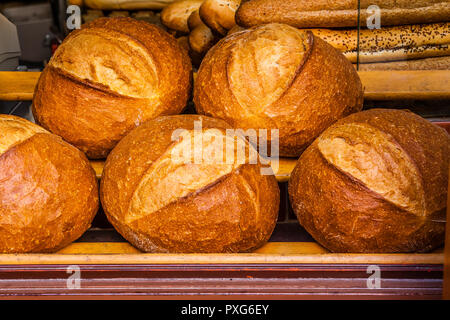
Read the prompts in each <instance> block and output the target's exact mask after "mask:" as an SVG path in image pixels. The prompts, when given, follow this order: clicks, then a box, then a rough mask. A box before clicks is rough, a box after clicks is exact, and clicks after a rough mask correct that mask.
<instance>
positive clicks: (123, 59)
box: [33, 18, 192, 158]
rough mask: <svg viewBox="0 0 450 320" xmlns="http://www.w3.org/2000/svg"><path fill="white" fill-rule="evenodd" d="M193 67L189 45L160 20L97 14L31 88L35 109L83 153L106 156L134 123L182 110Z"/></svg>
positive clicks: (40, 118) (46, 124)
mask: <svg viewBox="0 0 450 320" xmlns="http://www.w3.org/2000/svg"><path fill="white" fill-rule="evenodd" d="M191 68H192V66H191V63H190V59H189V56H188V55H187V52H186V51H185V50H183V49H182V48H181V47H180V45H179V44H178V43H177V41H176V40H175V39H174V38H172V37H171V36H170V35H168V34H167V33H166V32H164V31H163V30H162V29H160V28H159V27H157V26H154V25H151V24H149V23H146V22H143V21H137V20H134V19H130V18H102V19H97V20H95V21H93V22H91V23H89V24H87V25H85V26H84V27H83V28H82V29H81V30H76V31H74V32H72V33H71V34H70V35H69V36H68V37H67V38H66V39H65V41H64V42H63V44H62V45H61V46H60V47H59V48H58V50H57V52H55V55H54V57H53V58H52V59H51V61H50V63H49V65H48V66H47V67H46V68H45V70H44V72H43V73H42V75H41V78H40V79H39V82H38V85H37V87H36V90H35V95H34V99H33V114H34V116H35V119H36V121H37V122H38V123H40V124H41V125H42V126H43V127H44V128H46V129H48V130H50V131H51V132H53V133H55V134H57V135H60V136H62V137H63V138H64V139H65V140H66V141H68V142H70V143H72V144H74V145H75V146H76V147H78V148H79V149H81V150H82V151H84V152H85V153H86V154H87V155H88V157H90V158H104V157H106V155H107V154H108V152H109V151H110V150H111V149H112V148H113V147H114V145H115V144H116V143H117V142H118V141H119V140H120V139H121V138H122V137H123V136H124V135H125V134H126V133H127V132H128V131H129V130H131V129H132V128H134V127H136V126H137V125H139V124H141V123H142V122H144V121H146V120H148V119H151V118H154V117H156V116H158V115H160V114H177V113H180V112H181V111H182V110H183V108H184V107H185V105H186V102H187V100H188V97H189V95H190V88H191V80H192V79H191V78H192V74H191Z"/></svg>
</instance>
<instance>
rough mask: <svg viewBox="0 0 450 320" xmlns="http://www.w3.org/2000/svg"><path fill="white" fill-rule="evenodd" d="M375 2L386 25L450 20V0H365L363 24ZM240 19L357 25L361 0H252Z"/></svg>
mask: <svg viewBox="0 0 450 320" xmlns="http://www.w3.org/2000/svg"><path fill="white" fill-rule="evenodd" d="M371 5H377V6H378V7H379V8H380V10H381V24H382V25H383V26H394V25H404V24H417V23H431V22H445V21H449V20H450V2H449V1H448V0H447V1H446V0H361V2H360V8H361V10H360V22H361V25H365V24H366V20H367V18H368V17H370V16H371V15H372V14H373V12H369V11H368V10H366V9H367V8H368V7H369V6H371ZM236 22H237V23H238V24H239V25H241V26H243V27H252V26H257V25H261V24H266V23H273V22H278V23H285V24H289V25H291V26H294V27H297V28H334V27H356V26H357V25H358V1H357V0H336V1H329V0H284V1H279V0H251V1H248V2H245V3H243V4H242V5H241V6H240V7H239V9H238V10H237V12H236Z"/></svg>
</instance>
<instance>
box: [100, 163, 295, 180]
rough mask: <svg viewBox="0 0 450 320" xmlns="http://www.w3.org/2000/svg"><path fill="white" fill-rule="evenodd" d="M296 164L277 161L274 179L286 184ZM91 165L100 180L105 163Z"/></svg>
mask: <svg viewBox="0 0 450 320" xmlns="http://www.w3.org/2000/svg"><path fill="white" fill-rule="evenodd" d="M296 164H297V159H295V158H281V159H280V160H279V161H278V171H277V172H275V169H274V172H275V177H276V178H277V180H278V182H287V181H288V180H289V177H290V176H291V172H292V170H294V167H295V165H296ZM91 165H92V167H93V168H94V170H95V175H96V176H97V178H98V179H100V178H101V177H102V173H103V166H104V165H105V162H104V161H103V160H91Z"/></svg>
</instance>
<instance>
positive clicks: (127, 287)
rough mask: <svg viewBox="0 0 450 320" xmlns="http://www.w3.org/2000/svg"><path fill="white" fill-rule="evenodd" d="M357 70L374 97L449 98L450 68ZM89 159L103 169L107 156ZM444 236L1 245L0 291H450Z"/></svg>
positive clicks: (6, 81) (11, 80) (8, 79)
mask: <svg viewBox="0 0 450 320" xmlns="http://www.w3.org/2000/svg"><path fill="white" fill-rule="evenodd" d="M359 74H360V76H361V79H362V81H363V84H364V86H365V88H366V90H365V96H366V98H367V99H370V100H393V99H394V100H395V99H450V85H449V84H450V81H449V80H450V72H448V71H398V72H392V71H389V72H383V71H372V72H360V73H359ZM38 77H39V73H37V72H0V100H31V99H32V96H33V91H34V87H35V84H36V81H37V79H38ZM387 79H389V81H386V80H387ZM441 125H442V126H443V127H446V128H447V130H449V128H450V127H449V123H445V122H443V123H441ZM91 163H92V165H93V167H94V169H95V171H96V173H97V176H98V177H100V176H101V172H102V168H103V162H102V161H92V162H91ZM295 163H296V160H295V159H281V160H280V163H279V168H280V170H279V171H278V173H277V179H278V181H279V182H280V183H285V182H286V181H287V180H288V179H289V175H290V172H291V171H292V169H293V167H294V166H295ZM449 194H450V193H449ZM448 208H450V197H449V205H448ZM447 216H449V217H450V212H449V213H448V214H447ZM89 232H90V233H95V232H100V231H99V230H91V231H89ZM446 236H447V238H446V251H445V252H444V250H443V249H439V250H436V251H435V252H432V253H426V254H335V253H330V252H328V251H327V250H326V249H324V248H323V247H321V246H320V245H318V244H317V243H315V242H312V241H295V242H292V241H289V240H288V242H286V240H284V241H282V242H281V241H280V242H269V243H267V244H266V245H265V246H263V247H262V248H260V249H258V250H256V251H255V252H253V253H249V254H148V253H141V252H139V251H138V250H137V249H135V248H134V247H132V246H131V245H130V244H128V243H127V242H125V241H123V240H122V239H120V238H119V240H117V239H116V240H114V239H113V240H108V241H81V242H80V241H78V242H75V243H73V244H71V245H69V246H68V247H66V248H64V249H62V250H61V251H59V252H57V253H54V254H1V255H0V297H1V296H3V297H5V296H6V297H8V296H11V295H12V296H15V297H17V296H33V295H37V296H42V295H45V296H53V297H56V296H66V295H73V296H98V295H108V296H112V295H120V296H123V295H127V296H133V297H138V296H142V295H145V297H147V298H148V297H159V298H161V297H165V296H171V297H188V298H195V296H203V297H209V298H212V297H221V298H231V299H236V298H242V297H245V298H256V299H264V298H280V299H287V298H299V297H300V298H317V297H318V296H320V297H325V298H330V297H332V298H348V297H351V298H379V297H381V298H399V299H402V298H408V299H410V298H419V299H424V298H425V299H427V298H428V299H439V298H442V294H443V293H444V295H445V297H446V298H449V299H450V270H449V266H450V226H449V224H447V234H446ZM94 238H95V237H94ZM444 263H445V266H446V267H445V284H444V285H443V283H444V280H443V277H444ZM370 266H375V268H379V271H380V272H381V274H380V275H381V287H380V288H376V289H371V288H369V287H368V285H367V281H368V278H369V277H370V276H371V272H369V273H368V270H369V269H368V267H370ZM77 268H79V270H80V272H81V279H82V280H81V287H80V288H78V289H70V287H68V286H67V281H68V278H69V277H70V275H71V272H73V270H77ZM71 270H72V271H71ZM369 271H370V270H369ZM68 272H69V273H68ZM443 287H444V290H443Z"/></svg>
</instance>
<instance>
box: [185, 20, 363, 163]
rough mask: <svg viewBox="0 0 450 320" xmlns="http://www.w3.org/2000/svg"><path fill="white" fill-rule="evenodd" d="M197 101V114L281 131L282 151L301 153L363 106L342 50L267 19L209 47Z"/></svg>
mask: <svg viewBox="0 0 450 320" xmlns="http://www.w3.org/2000/svg"><path fill="white" fill-rule="evenodd" d="M194 103H195V107H196V110H197V112H198V113H199V114H204V115H208V116H212V117H216V118H220V119H223V120H225V121H226V122H228V123H230V124H231V125H232V126H233V127H235V128H240V129H279V149H280V155H281V156H298V155H299V154H300V153H301V152H302V151H303V150H304V148H305V147H306V146H308V145H309V144H310V143H311V142H312V141H313V140H314V138H315V137H317V136H318V135H319V134H320V133H321V132H322V131H323V130H325V129H326V128H327V127H328V126H329V125H331V124H332V123H333V122H335V121H336V120H338V119H339V118H342V117H344V116H346V115H348V114H350V113H353V112H357V111H360V110H361V108H362V103H363V90H362V84H361V81H360V79H359V77H358V74H357V73H356V71H355V69H354V68H353V66H352V65H351V63H350V62H349V61H348V60H347V59H346V58H345V57H344V56H343V55H342V53H340V52H339V51H338V50H337V49H334V48H333V47H332V46H331V45H329V44H327V43H326V42H324V41H322V40H321V39H319V38H317V37H314V36H313V35H312V33H311V32H308V31H302V30H298V29H296V28H293V27H290V26H288V25H282V24H268V25H264V26H260V27H256V28H252V29H247V30H244V31H240V32H236V33H233V34H231V35H229V36H227V37H226V38H224V39H222V40H221V41H219V42H218V43H217V44H216V45H215V46H214V47H213V48H212V49H211V50H210V51H208V53H207V54H206V56H205V58H204V59H203V61H202V64H201V66H200V69H199V71H198V75H197V78H196V81H195V86H194ZM269 133H270V132H269ZM270 140H271V139H270V138H269V141H268V142H270Z"/></svg>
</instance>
